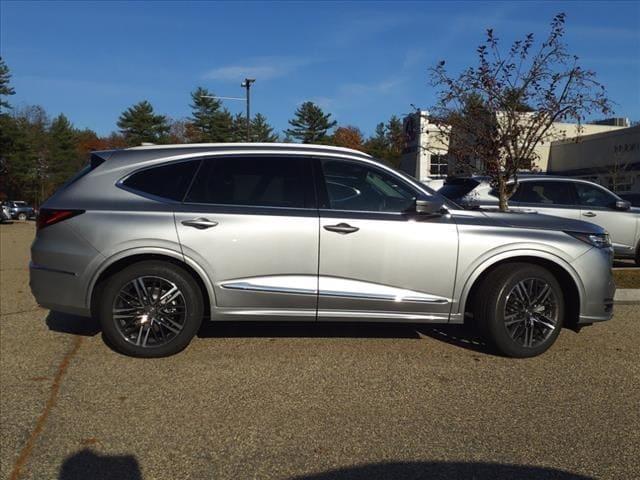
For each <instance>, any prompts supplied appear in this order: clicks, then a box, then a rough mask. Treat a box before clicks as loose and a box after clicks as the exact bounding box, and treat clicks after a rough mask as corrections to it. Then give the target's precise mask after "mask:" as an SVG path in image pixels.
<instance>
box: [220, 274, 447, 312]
mask: <svg viewBox="0 0 640 480" xmlns="http://www.w3.org/2000/svg"><path fill="white" fill-rule="evenodd" d="M318 284H319V287H320V288H319V289H318V288H317V285H318ZM219 285H220V287H221V288H224V289H226V290H245V291H252V292H264V293H285V294H295V295H317V294H318V293H319V294H320V295H321V296H326V297H339V298H354V299H360V300H382V301H388V302H399V303H401V302H409V303H427V304H440V305H444V304H447V303H450V302H451V300H450V299H448V298H445V297H439V296H437V295H430V294H428V293H422V292H417V291H414V290H405V289H402V288H396V287H391V286H388V285H381V284H377V283H370V282H362V281H359V280H349V279H345V278H338V277H329V276H320V278H319V279H318V278H317V277H315V276H313V275H272V276H264V277H253V278H242V279H237V280H230V281H227V282H223V283H220V284H219Z"/></svg>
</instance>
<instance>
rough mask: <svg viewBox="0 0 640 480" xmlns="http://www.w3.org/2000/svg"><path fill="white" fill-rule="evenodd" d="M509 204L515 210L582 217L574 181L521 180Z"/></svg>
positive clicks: (577, 218) (566, 216)
mask: <svg viewBox="0 0 640 480" xmlns="http://www.w3.org/2000/svg"><path fill="white" fill-rule="evenodd" d="M509 206H510V207H511V208H513V209H514V210H521V211H534V212H537V213H542V214H545V215H552V216H554V217H562V218H571V219H574V220H579V219H580V207H579V206H578V205H577V200H576V193H575V189H574V186H573V183H572V182H568V181H562V180H521V181H520V184H519V185H518V189H517V190H516V193H515V194H513V196H512V197H511V199H510V201H509Z"/></svg>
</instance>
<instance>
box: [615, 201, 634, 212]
mask: <svg viewBox="0 0 640 480" xmlns="http://www.w3.org/2000/svg"><path fill="white" fill-rule="evenodd" d="M613 208H615V209H616V210H623V211H626V210H629V209H630V208H631V202H627V201H626V200H616V203H615V205H614V207H613Z"/></svg>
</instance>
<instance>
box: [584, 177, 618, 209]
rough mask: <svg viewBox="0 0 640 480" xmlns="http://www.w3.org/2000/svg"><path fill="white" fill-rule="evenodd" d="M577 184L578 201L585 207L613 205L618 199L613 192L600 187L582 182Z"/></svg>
mask: <svg viewBox="0 0 640 480" xmlns="http://www.w3.org/2000/svg"><path fill="white" fill-rule="evenodd" d="M575 185H576V191H577V192H578V203H579V204H580V205H582V206H584V207H611V206H612V205H613V204H615V202H616V200H617V198H616V197H614V196H613V195H612V194H611V193H609V192H607V191H606V190H604V189H602V188H600V187H595V186H593V185H589V184H588V183H580V182H576V184H575Z"/></svg>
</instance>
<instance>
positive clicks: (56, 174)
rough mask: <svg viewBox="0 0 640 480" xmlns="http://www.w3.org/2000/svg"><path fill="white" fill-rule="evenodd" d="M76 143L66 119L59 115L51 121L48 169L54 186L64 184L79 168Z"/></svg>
mask: <svg viewBox="0 0 640 480" xmlns="http://www.w3.org/2000/svg"><path fill="white" fill-rule="evenodd" d="M77 141H78V139H77V136H76V132H75V130H74V128H73V125H71V122H70V121H69V119H67V117H65V116H64V115H63V114H60V115H58V116H57V117H56V118H54V119H53V122H51V127H50V128H49V168H50V171H51V181H52V183H53V184H54V185H55V186H59V185H61V184H62V183H64V182H65V181H66V180H67V179H69V177H71V176H72V175H73V174H74V173H75V172H76V171H77V170H78V169H79V167H80V166H81V163H82V161H81V160H80V159H79V158H78V157H79V156H78V151H77V149H76V145H77Z"/></svg>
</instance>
